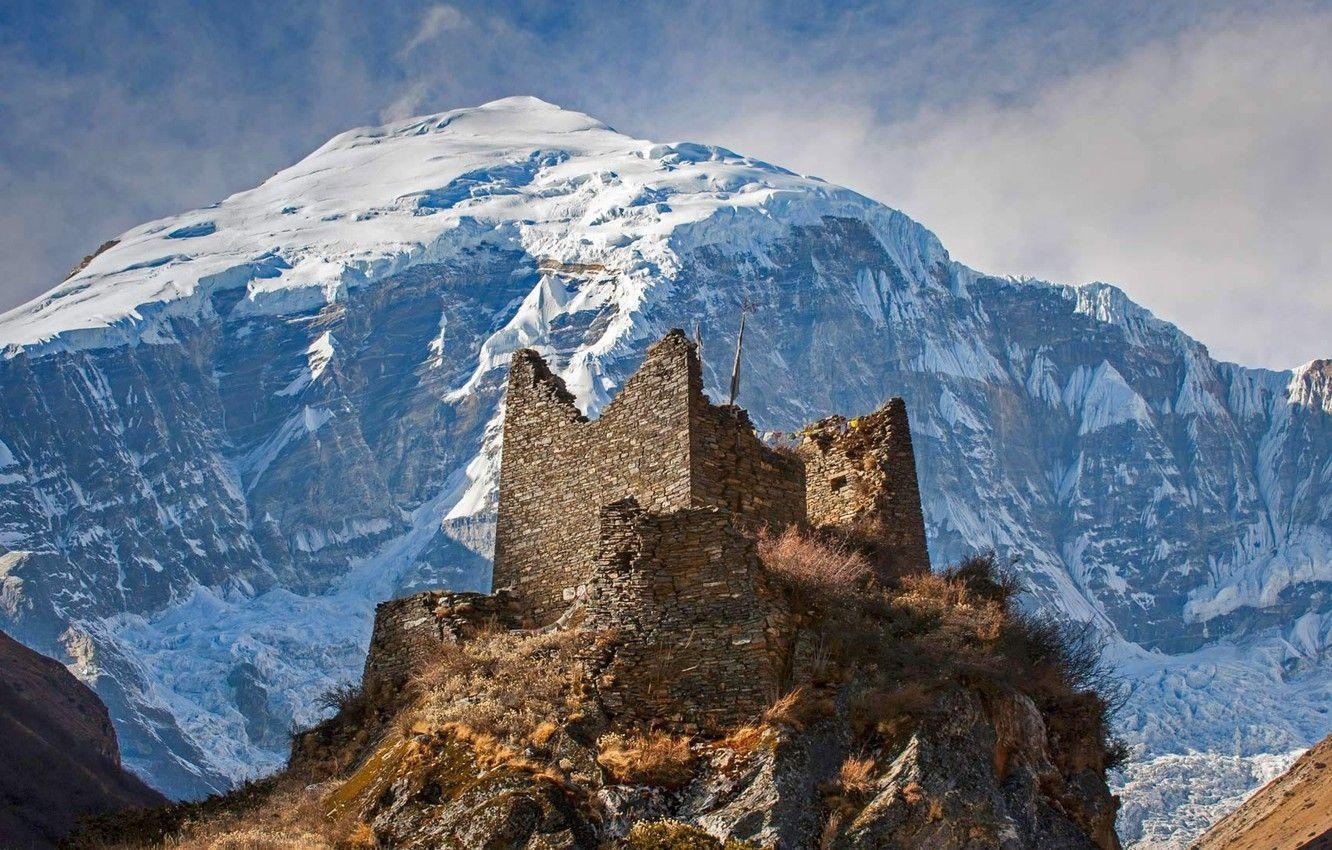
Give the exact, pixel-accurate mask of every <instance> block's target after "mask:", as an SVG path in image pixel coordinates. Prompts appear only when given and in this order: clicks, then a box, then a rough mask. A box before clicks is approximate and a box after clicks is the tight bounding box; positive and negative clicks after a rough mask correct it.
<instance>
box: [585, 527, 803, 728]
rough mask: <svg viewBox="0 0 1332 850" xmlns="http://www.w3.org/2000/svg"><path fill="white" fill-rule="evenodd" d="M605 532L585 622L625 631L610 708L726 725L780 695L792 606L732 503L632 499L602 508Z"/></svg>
mask: <svg viewBox="0 0 1332 850" xmlns="http://www.w3.org/2000/svg"><path fill="white" fill-rule="evenodd" d="M600 536H601V541H602V547H601V551H600V554H599V556H598V558H597V561H596V567H595V569H594V571H593V574H592V576H591V578H590V581H589V584H588V588H587V593H586V601H585V603H584V604H585V606H586V608H585V610H586V620H585V622H584V624H583V625H584V628H588V629H594V630H609V631H610V633H611V634H613V635H614V638H613V640H612V641H611V643H610V645H609V646H606V647H603V648H602V650H601V651H602V652H603V653H605V655H604V657H601V658H599V659H597V660H596V661H595V664H594V667H596V668H597V670H596V673H597V675H596V679H595V681H596V684H597V687H598V692H599V694H600V695H601V698H602V701H603V703H604V704H605V705H606V706H607V708H608V709H610V710H611V711H612V712H613V713H615V714H618V715H620V716H622V717H627V718H630V719H635V718H636V719H643V720H650V719H653V718H657V719H661V718H676V720H677V721H678V722H682V723H683V724H688V725H692V726H695V727H698V728H701V729H713V730H716V729H723V728H727V727H729V726H734V725H736V724H738V723H742V722H744V721H746V720H748V719H752V718H753V717H754V716H756V715H757V714H759V713H761V712H762V711H763V710H764V709H765V708H766V707H767V706H768V705H770V704H771V702H772V700H773V699H774V698H775V697H776V696H778V688H779V686H780V680H781V675H782V671H783V670H784V669H785V668H786V664H787V654H788V648H787V646H786V644H785V640H786V636H787V635H788V634H789V633H790V628H789V622H788V621H789V613H788V611H787V608H786V606H785V604H784V603H783V600H782V599H781V598H780V597H779V596H778V595H777V594H776V592H775V591H774V589H773V588H771V587H770V586H769V585H768V582H767V574H766V572H765V571H764V569H763V567H762V565H761V564H760V563H759V560H758V558H757V555H756V554H755V551H754V543H753V540H752V539H751V538H749V537H748V536H747V535H745V534H744V533H743V532H742V531H741V530H740V529H738V528H736V527H735V525H734V523H733V517H732V516H731V515H730V513H729V512H728V511H726V510H719V509H716V508H688V509H685V510H680V511H675V512H672V513H666V514H655V513H647V512H645V511H643V510H642V509H641V508H639V507H638V506H637V505H636V504H634V503H633V502H632V501H625V502H621V503H618V504H614V505H609V506H607V507H606V508H604V509H603V510H602V511H601V534H600Z"/></svg>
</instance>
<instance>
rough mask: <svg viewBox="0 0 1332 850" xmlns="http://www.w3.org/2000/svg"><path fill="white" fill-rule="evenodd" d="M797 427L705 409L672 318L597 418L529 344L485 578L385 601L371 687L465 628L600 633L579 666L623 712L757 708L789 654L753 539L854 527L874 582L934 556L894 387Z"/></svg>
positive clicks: (712, 712)
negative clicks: (763, 433) (763, 432)
mask: <svg viewBox="0 0 1332 850" xmlns="http://www.w3.org/2000/svg"><path fill="white" fill-rule="evenodd" d="M798 437H799V443H798V444H797V445H796V446H795V447H794V448H793V449H792V448H785V449H783V448H781V447H774V446H769V445H767V444H765V443H764V442H763V440H761V439H760V438H759V437H758V435H757V434H756V433H755V431H754V427H753V426H752V425H751V423H750V421H749V416H748V414H746V412H745V411H744V410H743V409H741V408H740V407H737V406H731V405H714V404H712V403H711V402H710V401H709V400H708V397H707V396H706V395H704V392H703V379H702V367H701V364H700V361H699V357H698V352H697V350H696V349H695V346H694V344H693V343H691V342H690V341H689V340H688V338H687V337H686V336H685V334H684V332H683V331H680V330H673V331H671V332H670V333H668V334H667V335H666V336H665V337H664V338H663V339H662V340H661V341H659V342H658V343H656V344H655V345H653V346H652V348H650V349H649V351H648V354H647V358H646V359H645V360H644V362H643V365H642V366H641V367H640V368H639V370H638V371H637V372H636V373H635V374H634V375H633V377H631V378H630V379H629V380H628V381H627V382H626V383H625V385H624V387H623V389H622V390H621V392H620V393H619V395H618V396H617V397H616V398H615V399H614V400H613V401H612V402H611V403H610V404H608V405H607V406H606V408H605V410H604V411H603V412H602V414H601V416H600V417H599V418H597V419H595V420H589V419H588V418H587V417H585V416H584V415H582V414H581V413H580V412H579V411H578V409H577V407H576V406H575V404H574V398H573V396H572V395H571V394H570V393H569V392H568V390H567V389H566V388H565V385H564V382H563V381H562V380H561V379H560V378H559V376H558V375H556V374H554V373H553V372H552V371H551V370H550V368H549V367H548V366H547V364H546V363H545V362H544V361H543V360H542V359H541V357H540V356H539V355H538V354H537V353H536V352H535V351H532V350H530V349H524V350H521V351H518V352H516V353H515V354H514V355H513V361H512V365H511V367H510V371H509V381H508V392H507V399H506V410H505V418H504V443H503V445H504V449H503V458H502V462H501V468H500V482H499V515H498V518H497V522H496V531H495V560H494V578H493V587H494V588H495V591H494V592H493V593H491V594H477V593H448V592H441V591H431V592H427V593H419V594H416V595H413V596H408V597H405V598H402V599H396V600H392V601H389V602H385V603H383V604H381V605H380V606H379V607H378V608H377V609H376V612H375V625H374V633H373V636H372V638H371V645H370V653H369V656H368V657H367V659H366V666H365V685H366V687H367V688H387V689H389V690H394V689H397V688H400V687H401V686H402V685H403V684H405V683H406V681H407V680H408V679H409V677H410V675H411V673H412V671H413V670H415V669H417V668H418V667H419V666H420V665H421V664H423V663H425V662H427V661H428V660H429V658H430V656H431V655H432V654H433V653H435V652H437V651H438V650H439V647H440V646H441V644H443V643H445V642H449V641H457V640H465V639H466V638H467V637H468V635H469V634H471V633H473V632H474V631H476V630H478V629H482V628H508V629H542V628H554V627H577V628H582V629H587V630H595V631H598V632H601V633H603V634H606V635H611V636H613V637H612V638H611V639H610V640H604V641H598V642H596V645H597V647H598V648H597V650H596V652H597V657H595V658H591V657H590V658H589V659H588V660H589V663H590V666H591V667H592V669H593V672H594V681H595V682H596V683H597V688H598V693H599V696H600V698H601V701H602V702H603V704H604V705H605V706H606V708H607V710H608V711H610V712H611V713H613V714H615V715H617V716H621V717H625V718H629V719H635V718H636V719H643V720H649V719H653V718H674V719H676V720H677V721H679V722H681V723H682V724H685V725H688V726H692V727H695V728H710V729H720V728H724V727H725V726H728V725H731V724H734V723H736V722H739V721H741V720H743V719H744V718H745V717H747V716H752V715H754V714H756V713H758V712H761V711H762V710H763V708H764V707H766V706H767V705H769V704H770V703H771V701H772V700H773V698H775V697H776V696H778V695H779V694H780V691H781V685H782V682H784V681H788V680H789V677H790V670H791V665H792V664H793V661H794V659H795V657H796V656H797V654H798V653H799V652H800V648H799V647H797V646H795V645H794V644H795V640H794V638H793V635H794V634H795V630H794V629H793V628H792V618H793V614H792V612H791V610H790V606H789V604H788V603H787V602H786V600H785V598H784V596H783V594H782V593H781V592H779V591H778V589H777V588H776V586H775V583H774V582H772V581H771V580H770V578H769V574H768V573H767V571H766V570H765V569H764V567H763V565H762V563H761V562H760V561H759V558H758V555H757V551H756V541H755V534H756V532H758V531H759V530H760V529H764V528H766V529H768V530H770V531H771V532H774V533H778V532H780V531H781V530H783V529H785V528H788V527H790V526H793V525H794V526H800V527H804V528H810V529H824V530H829V529H832V530H837V531H839V532H840V533H844V534H847V535H852V536H854V538H855V539H857V540H858V541H860V542H861V543H862V545H863V548H865V549H866V550H867V551H869V552H870V553H872V555H873V561H874V565H875V569H876V573H877V577H878V579H879V580H881V581H885V582H891V581H893V580H895V579H896V578H897V577H899V576H901V575H903V574H907V573H911V572H916V571H924V570H927V569H928V568H929V561H928V554H927V551H926V547H925V523H924V519H923V516H922V513H921V506H920V493H919V489H918V484H917V479H916V468H915V459H914V455H913V453H912V448H911V435H910V430H909V428H908V425H907V414H906V405H905V404H904V403H903V402H902V400H901V399H898V398H894V399H890V400H889V401H888V402H887V404H885V405H884V407H883V408H881V409H880V410H878V411H877V412H875V413H872V414H870V415H868V416H862V417H860V418H858V419H850V420H847V419H844V418H842V417H836V416H835V417H831V418H828V419H824V420H821V421H819V422H816V423H814V424H813V425H811V426H809V427H807V428H805V429H804V430H803V431H801V432H800V433H799V435H798ZM589 643H591V642H589Z"/></svg>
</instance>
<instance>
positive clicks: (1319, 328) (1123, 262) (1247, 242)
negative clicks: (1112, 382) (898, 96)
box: [715, 11, 1332, 367]
mask: <svg viewBox="0 0 1332 850" xmlns="http://www.w3.org/2000/svg"><path fill="white" fill-rule="evenodd" d="M1328 45H1332V12H1328V11H1322V12H1306V13H1302V14H1297V15H1283V16H1279V17H1277V16H1269V17H1266V18H1262V19H1255V18H1243V19H1233V18H1232V19H1227V20H1225V21H1224V22H1222V23H1216V24H1212V25H1203V26H1198V27H1195V28H1192V29H1190V30H1187V31H1185V32H1184V33H1183V34H1181V35H1178V36H1176V37H1173V38H1171V39H1168V40H1163V41H1158V42H1154V43H1148V44H1145V45H1143V46H1140V47H1138V48H1137V49H1135V50H1132V51H1130V52H1127V53H1126V54H1124V55H1122V56H1121V57H1119V58H1117V59H1116V60H1114V61H1112V62H1110V63H1109V64H1103V65H1101V66H1098V67H1095V68H1091V69H1087V70H1084V71H1082V72H1081V73H1078V74H1075V75H1073V76H1068V77H1064V78H1058V79H1054V80H1051V81H1049V82H1047V83H1046V84H1044V85H1043V86H1040V87H1038V88H1036V89H1035V90H1034V91H1032V92H1028V93H1026V94H1025V96H1023V97H1022V98H1021V99H1020V100H1014V99H1013V98H1012V97H1008V98H1002V97H998V96H991V97H982V98H975V99H971V100H969V101H964V102H961V103H956V104H953V105H951V106H947V107H942V108H933V109H929V110H927V111H924V112H921V113H919V114H917V115H915V116H914V117H912V118H911V119H909V120H906V121H900V122H884V121H881V120H878V119H876V117H875V112H874V110H873V109H871V108H870V106H869V104H868V102H867V101H863V100H856V99H851V100H849V101H846V102H838V100H837V99H836V98H835V97H832V98H826V99H824V101H823V102H822V103H819V102H817V101H816V100H815V99H812V98H811V99H808V100H805V99H802V100H801V101H800V102H799V103H798V104H797V107H798V109H799V114H793V113H792V110H791V108H790V107H789V105H787V104H783V105H782V106H780V107H777V108H773V109H770V110H768V111H767V112H764V111H762V110H759V111H748V112H746V113H744V114H742V116H741V119H742V120H741V121H738V122H722V123H720V124H719V125H718V126H717V127H716V128H715V132H716V134H717V135H718V136H721V137H722V138H723V140H724V141H725V142H727V143H728V144H730V145H731V146H733V147H737V148H738V149H741V150H746V151H747V152H751V153H756V154H758V155H762V156H765V157H767V158H770V159H775V160H777V161H779V162H782V163H783V164H785V165H787V166H791V167H795V168H798V169H801V170H805V171H810V172H814V173H819V174H821V175H822V176H825V177H827V178H829V179H832V180H835V181H837V182H841V183H845V184H848V185H851V186H853V187H854V188H857V189H860V190H861V191H864V192H866V193H867V194H870V195H872V196H874V197H876V198H878V199H880V200H883V201H885V202H887V203H890V204H892V205H894V206H898V207H900V208H902V209H903V210H905V211H906V212H908V213H909V214H911V215H912V216H913V217H915V218H917V219H918V220H920V221H921V222H922V223H924V224H926V225H927V226H929V227H931V228H932V229H933V230H935V231H936V232H937V233H938V234H939V235H940V238H942V239H943V241H944V243H945V245H947V246H948V247H949V248H950V250H952V252H953V254H954V256H955V257H957V258H958V259H960V260H962V261H964V262H966V263H968V264H970V265H973V266H974V267H976V268H979V269H981V270H983V271H989V272H994V273H1002V274H1022V275H1035V276H1038V277H1043V278H1046V279H1049V280H1053V281H1059V282H1081V281H1087V280H1094V279H1095V280H1107V281H1111V282H1114V283H1117V284H1119V285H1120V286H1122V287H1123V288H1124V289H1126V290H1127V291H1128V292H1129V293H1130V294H1132V295H1133V296H1134V297H1135V298H1136V299H1137V300H1139V301H1141V302H1142V303H1144V304H1146V305H1147V306H1148V307H1150V308H1152V309H1153V310H1154V311H1156V312H1157V313H1158V314H1159V315H1161V316H1162V317H1164V318H1167V319H1169V320H1171V321H1174V322H1175V323H1177V324H1179V325H1180V326H1181V327H1183V328H1184V329H1185V330H1187V331H1189V332H1190V333H1192V334H1193V335H1195V336H1197V337H1198V338H1199V339H1201V340H1202V341H1203V342H1205V343H1207V344H1209V346H1210V347H1211V348H1212V349H1213V350H1214V353H1215V354H1217V355H1218V356H1221V357H1225V358H1230V359H1236V360H1239V361H1241V362H1245V363H1249V364H1255V365H1258V364H1261V365H1269V366H1275V367H1288V366H1291V365H1294V364H1296V363H1299V362H1302V361H1304V360H1308V359H1311V358H1313V357H1316V356H1332V340H1329V338H1328V333H1327V328H1328V327H1332V286H1329V284H1330V283H1332V247H1330V246H1332V239H1329V238H1328V234H1329V233H1332V86H1328V85H1327V84H1326V81H1328V80H1332V51H1330V50H1329V49H1328ZM976 61H978V62H983V61H985V57H984V56H983V55H981V56H977V57H976Z"/></svg>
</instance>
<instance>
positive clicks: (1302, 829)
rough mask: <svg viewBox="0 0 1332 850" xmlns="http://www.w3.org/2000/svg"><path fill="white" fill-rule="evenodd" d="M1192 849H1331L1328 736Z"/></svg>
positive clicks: (1331, 741) (1331, 785)
mask: <svg viewBox="0 0 1332 850" xmlns="http://www.w3.org/2000/svg"><path fill="white" fill-rule="evenodd" d="M1193 846H1194V850H1277V848H1280V850H1286V848H1291V850H1294V849H1295V848H1298V850H1328V848H1332V735H1329V736H1328V737H1326V738H1324V739H1323V740H1322V741H1321V742H1320V743H1318V744H1317V745H1315V746H1314V747H1313V749H1311V750H1309V752H1307V753H1305V754H1304V755H1303V756H1301V757H1300V758H1299V760H1298V761H1296V762H1295V764H1293V765H1291V767H1290V770H1287V771H1286V772H1285V773H1283V774H1281V775H1280V776H1278V777H1277V778H1276V779H1273V780H1272V781H1271V782H1269V783H1267V785H1265V786H1263V787H1262V788H1261V789H1260V790H1259V791H1258V792H1257V793H1256V794H1254V795H1253V796H1252V797H1250V798H1249V799H1248V800H1246V801H1245V802H1244V804H1243V805H1242V806H1240V807H1239V808H1238V809H1236V810H1235V811H1233V812H1231V813H1230V814H1229V815H1227V816H1226V817H1224V818H1223V819H1222V820H1221V821H1220V822H1218V823H1217V824H1216V825H1215V826H1213V827H1212V828H1211V829H1209V830H1208V831H1207V834H1206V835H1204V836H1203V837H1202V838H1201V839H1199V840H1198V843H1196V844H1194V845H1193Z"/></svg>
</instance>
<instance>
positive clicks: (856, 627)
mask: <svg viewBox="0 0 1332 850" xmlns="http://www.w3.org/2000/svg"><path fill="white" fill-rule="evenodd" d="M701 383H702V382H701V364H700V361H699V359H698V352H697V347H696V345H695V344H693V343H691V342H690V341H689V340H688V339H686V337H685V335H684V334H683V332H681V331H679V330H675V331H672V332H671V333H669V334H668V335H667V336H666V337H665V339H663V340H661V341H660V342H659V343H657V344H656V345H654V346H653V347H652V348H651V349H649V352H648V355H647V359H646V361H645V362H644V363H643V365H642V366H641V368H640V369H639V370H638V371H637V372H636V373H635V374H634V375H633V376H632V377H631V378H630V379H629V380H628V381H627V382H626V383H625V386H624V389H623V391H622V392H621V393H620V394H619V395H618V396H617V397H616V398H615V399H614V400H613V401H611V402H610V404H608V405H607V407H606V409H605V412H604V413H603V415H602V416H601V417H600V418H599V419H598V420H596V421H588V420H587V419H586V418H585V417H583V416H582V415H581V414H580V413H579V412H578V411H577V409H576V407H575V406H574V403H573V396H572V395H571V394H570V393H569V392H568V391H567V388H566V387H565V385H564V382H563V381H562V380H561V379H560V378H559V377H558V376H557V375H555V374H553V373H552V372H551V370H550V369H549V367H548V365H547V364H546V363H545V361H544V360H542V359H541V357H540V356H539V355H538V354H537V352H535V351H531V350H522V351H519V352H518V353H517V354H515V355H514V358H513V365H512V368H511V370H510V373H509V380H508V392H507V404H506V408H505V419H504V435H505V439H506V442H507V445H508V446H510V451H508V452H506V453H505V456H504V460H503V464H502V466H501V469H500V496H499V506H498V508H499V521H498V528H497V538H496V549H495V581H496V583H497V584H498V585H500V586H499V587H498V588H497V589H496V590H495V591H494V592H492V593H489V594H478V593H455V592H447V591H431V592H426V593H421V594H416V595H413V596H408V597H404V598H402V599H398V600H393V601H390V602H386V603H384V604H382V605H380V606H379V608H378V610H377V612H376V617H375V630H374V636H373V638H372V640H371V644H370V652H369V654H368V656H367V658H366V663H365V674H364V677H363V680H362V683H361V685H360V687H359V688H357V689H345V690H343V691H341V692H339V693H337V694H335V695H334V701H335V702H336V703H337V707H338V713H337V714H336V715H335V716H334V717H333V718H331V719H330V720H328V721H325V722H324V723H322V724H320V725H319V726H318V727H316V728H315V729H313V730H311V731H309V732H306V733H304V734H301V735H298V736H297V738H296V740H295V742H294V745H293V750H292V757H291V762H290V765H289V766H288V768H287V771H286V772H285V773H283V774H280V775H279V776H277V777H275V778H274V779H271V780H268V781H267V782H266V783H264V784H263V786H262V787H260V788H258V789H247V791H246V792H244V793H242V794H237V795H232V796H231V797H223V798H221V799H218V800H212V801H209V802H207V803H205V804H202V805H199V806H183V807H178V808H177V809H175V810H167V811H165V812H161V813H156V814H155V815H151V816H147V817H144V818H139V819H135V818H130V819H128V820H125V821H120V822H116V821H112V822H108V823H107V824H106V825H105V826H104V829H106V830H107V831H108V832H107V833H103V834H101V835H98V834H96V833H94V834H90V835H89V836H88V837H87V838H88V840H89V841H93V840H95V839H97V838H99V837H100V838H102V839H106V840H120V841H131V842H132V841H135V840H137V841H138V842H139V843H141V844H148V845H152V844H154V842H155V841H156V840H157V839H158V836H159V835H161V836H166V835H170V834H171V833H172V831H173V830H175V831H179V832H183V833H184V835H185V838H184V840H185V841H186V842H187V844H186V846H194V845H195V844H197V845H198V846H212V847H217V846H230V844H229V843H228V842H230V843H235V842H242V841H244V840H245V839H246V837H247V836H248V835H250V834H252V833H263V834H264V835H265V836H266V839H265V840H266V841H267V842H268V843H269V846H272V845H273V844H274V843H277V844H279V845H280V846H288V842H290V843H299V844H300V846H333V847H343V846H346V847H357V846H363V847H393V848H404V850H408V849H409V848H421V850H425V848H438V847H457V848H476V847H483V848H497V850H498V848H530V849H531V850H537V848H597V847H605V848H673V847H681V848H683V847H715V848H719V850H720V848H723V847H726V848H742V847H751V848H787V849H788V850H814V848H826V850H853V848H879V847H902V848H927V847H928V848H937V849H938V850H949V848H959V850H960V848H980V847H986V848H1008V850H1022V848H1038V847H1061V848H1070V850H1072V849H1073V848H1087V850H1093V848H1099V850H1118V848H1119V842H1118V839H1117V837H1116V834H1115V830H1114V819H1115V812H1116V809H1117V806H1118V802H1117V800H1116V799H1115V798H1114V797H1113V796H1112V795H1111V793H1110V790H1109V787H1108V786H1107V785H1106V781H1105V777H1106V769H1107V767H1108V766H1109V765H1110V764H1111V763H1112V762H1114V761H1115V760H1116V759H1118V758H1121V757H1122V745H1120V744H1118V743H1117V742H1116V741H1115V740H1114V738H1113V736H1112V734H1111V732H1110V722H1109V708H1110V706H1109V705H1108V704H1107V702H1106V700H1105V698H1104V696H1103V695H1102V694H1100V693H1098V690H1097V688H1098V686H1099V685H1101V684H1102V683H1101V682H1100V681H1099V680H1098V677H1099V676H1101V675H1102V672H1103V671H1102V668H1101V667H1100V665H1099V661H1098V656H1097V651H1096V647H1095V646H1094V645H1092V644H1090V643H1088V642H1086V640H1087V638H1086V635H1087V633H1086V632H1078V631H1074V630H1070V629H1069V628H1068V627H1060V626H1057V625H1054V624H1052V623H1051V622H1050V621H1047V620H1039V619H1035V618H1032V617H1030V616H1027V615H1023V614H1021V613H1020V612H1019V611H1018V610H1017V609H1016V608H1015V607H1014V605H1013V602H1014V599H1013V597H1014V595H1015V594H1016V592H1017V589H1018V587H1017V584H1016V582H1015V580H1014V579H1013V577H1012V576H1011V575H1008V574H1007V573H1005V572H1004V571H1002V570H1001V569H1000V568H998V567H997V566H996V565H995V563H994V560H993V556H989V557H979V558H972V559H970V560H968V561H967V562H965V563H964V564H962V565H960V566H958V567H957V568H955V569H952V570H948V571H945V572H943V573H942V574H941V575H936V574H933V573H931V572H930V570H929V565H928V561H927V555H926V550H925V537H924V523H923V521H922V519H921V511H920V501H919V492H918V487H917V478H916V469H915V461H914V456H913V451H912V446H911V438H910V429H909V425H908V422H907V415H906V410H905V407H904V405H903V403H902V401H901V399H892V400H890V401H889V402H888V403H887V404H886V405H885V406H884V407H883V408H882V409H881V410H879V411H877V412H875V413H872V414H870V415H867V416H862V417H858V418H856V419H852V420H847V419H844V418H842V417H832V418H827V419H823V420H820V421H819V422H817V423H814V424H813V425H811V426H808V427H807V428H804V429H802V431H801V432H800V435H799V437H798V438H796V441H795V442H794V443H787V444H783V446H782V448H781V449H774V448H773V447H770V446H768V445H765V444H764V443H763V442H761V441H760V440H759V439H758V437H757V436H756V435H755V433H754V431H753V428H752V426H751V425H750V423H749V420H748V417H747V415H746V414H745V412H744V411H743V410H742V409H740V408H737V407H734V406H720V407H719V406H716V405H713V404H712V403H711V402H710V400H709V399H708V398H707V397H706V396H705V395H704V394H703V392H702V388H701ZM514 447H520V449H521V450H520V451H513V448H514ZM293 809H295V810H299V811H302V812H304V815H303V816H302V817H300V818H297V819H295V820H294V821H293V819H291V818H289V816H288V814H287V813H288V812H289V811H291V810H293ZM190 815H192V817H189V816H190ZM187 817H188V818H189V821H188V822H187ZM274 833H276V835H275V834H274ZM172 840H177V841H178V840H180V839H179V838H173V839H172ZM190 842H192V843H190ZM210 842H211V843H210Z"/></svg>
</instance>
